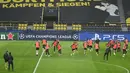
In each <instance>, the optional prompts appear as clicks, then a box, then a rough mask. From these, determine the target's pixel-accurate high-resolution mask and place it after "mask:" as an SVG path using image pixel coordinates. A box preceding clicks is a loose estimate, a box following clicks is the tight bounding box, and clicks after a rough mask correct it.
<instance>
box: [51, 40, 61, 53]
mask: <svg viewBox="0 0 130 73" xmlns="http://www.w3.org/2000/svg"><path fill="white" fill-rule="evenodd" d="M58 42H59V41H58V40H54V42H53V43H52V45H53V47H54V53H55V50H56V46H57V43H58Z"/></svg>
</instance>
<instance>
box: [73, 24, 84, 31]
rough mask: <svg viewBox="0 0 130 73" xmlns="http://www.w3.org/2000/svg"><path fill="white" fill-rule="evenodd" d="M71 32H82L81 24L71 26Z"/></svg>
mask: <svg viewBox="0 0 130 73" xmlns="http://www.w3.org/2000/svg"><path fill="white" fill-rule="evenodd" d="M72 30H74V31H81V30H82V25H81V24H72Z"/></svg>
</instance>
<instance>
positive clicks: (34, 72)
mask: <svg viewBox="0 0 130 73" xmlns="http://www.w3.org/2000/svg"><path fill="white" fill-rule="evenodd" d="M43 54H44V51H42V54H41V56H40V58H39V60H38V62H37V65H36V67H35V68H34V71H33V73H36V70H37V67H38V65H39V63H40V61H41V59H42V56H43Z"/></svg>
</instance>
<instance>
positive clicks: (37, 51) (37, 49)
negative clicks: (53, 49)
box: [36, 48, 39, 56]
mask: <svg viewBox="0 0 130 73" xmlns="http://www.w3.org/2000/svg"><path fill="white" fill-rule="evenodd" d="M38 53H39V48H36V56H38Z"/></svg>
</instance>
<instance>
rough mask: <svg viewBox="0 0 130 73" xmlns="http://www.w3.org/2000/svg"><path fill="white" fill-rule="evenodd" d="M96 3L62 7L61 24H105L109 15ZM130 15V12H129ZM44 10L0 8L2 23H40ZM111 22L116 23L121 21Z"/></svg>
mask: <svg viewBox="0 0 130 73" xmlns="http://www.w3.org/2000/svg"><path fill="white" fill-rule="evenodd" d="M108 2H110V3H112V4H115V5H117V3H116V0H108ZM129 3H130V1H129V0H123V6H124V11H125V17H126V18H127V17H128V11H130V5H129ZM95 4H97V3H95ZM95 4H94V3H93V4H92V6H91V7H60V11H61V12H60V22H61V23H88V22H101V23H102V22H104V21H106V20H107V17H108V16H109V14H108V13H107V12H103V11H100V10H98V9H95V8H94V5H95ZM129 14H130V12H129ZM41 15H42V8H9V9H4V8H0V21H20V22H22V21H28V22H40V20H41V18H40V17H41ZM114 19H115V18H112V19H110V20H109V22H116V21H118V20H119V19H117V20H115V21H113V20H114Z"/></svg>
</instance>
